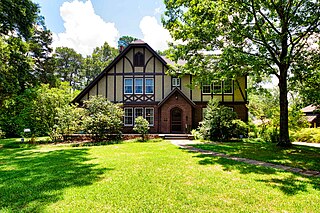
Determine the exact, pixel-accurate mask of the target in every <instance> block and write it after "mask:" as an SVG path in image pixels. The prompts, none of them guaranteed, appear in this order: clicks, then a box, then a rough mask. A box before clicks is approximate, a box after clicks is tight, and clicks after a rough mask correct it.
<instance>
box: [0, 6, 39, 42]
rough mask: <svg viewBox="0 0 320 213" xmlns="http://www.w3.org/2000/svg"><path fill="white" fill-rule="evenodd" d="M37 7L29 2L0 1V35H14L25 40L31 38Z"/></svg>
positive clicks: (37, 11)
mask: <svg viewBox="0 0 320 213" xmlns="http://www.w3.org/2000/svg"><path fill="white" fill-rule="evenodd" d="M38 13H39V7H38V5H37V4H35V3H33V2H32V1H31V0H1V1H0V35H8V34H9V33H13V34H14V33H16V34H17V35H19V36H22V37H23V38H25V39H28V38H30V37H31V36H32V31H33V24H34V23H35V22H36V19H37V17H38Z"/></svg>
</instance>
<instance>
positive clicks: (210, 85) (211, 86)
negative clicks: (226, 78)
mask: <svg viewBox="0 0 320 213" xmlns="http://www.w3.org/2000/svg"><path fill="white" fill-rule="evenodd" d="M204 86H209V87H210V92H209V93H208V92H203V87H204ZM201 90H202V94H211V90H212V85H211V84H205V85H203V86H202V89H201Z"/></svg>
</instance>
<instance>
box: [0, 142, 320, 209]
mask: <svg viewBox="0 0 320 213" xmlns="http://www.w3.org/2000/svg"><path fill="white" fill-rule="evenodd" d="M10 142H11V143H12V139H11V141H10V140H0V144H2V148H0V212H318V210H319V208H320V180H319V179H316V178H310V177H304V176H300V175H297V174H294V173H290V172H283V171H281V170H275V169H270V168H265V167H259V166H253V165H248V164H244V163H240V162H235V161H232V160H227V159H223V158H219V157H208V156H203V155H201V154H198V153H189V152H187V151H185V150H182V149H179V148H178V147H175V146H174V145H172V144H170V143H169V142H166V141H158V142H149V143H135V142H131V143H122V144H113V145H108V146H91V147H72V146H67V145H59V146H57V145H41V146H32V147H21V148H6V147H7V146H6V144H8V143H10ZM9 147H10V146H9Z"/></svg>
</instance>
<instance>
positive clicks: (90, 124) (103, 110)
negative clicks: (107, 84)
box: [83, 96, 123, 141]
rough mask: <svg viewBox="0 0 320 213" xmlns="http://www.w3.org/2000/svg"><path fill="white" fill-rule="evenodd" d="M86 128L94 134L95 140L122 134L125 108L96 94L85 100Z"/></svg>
mask: <svg viewBox="0 0 320 213" xmlns="http://www.w3.org/2000/svg"><path fill="white" fill-rule="evenodd" d="M84 107H85V117H84V119H83V124H84V129H85V131H86V132H87V133H89V134H92V135H93V139H94V140H95V141H101V140H105V139H107V138H108V137H111V136H112V137H114V136H118V137H120V136H121V130H122V116H123V110H122V109H121V107H120V105H119V104H113V103H111V102H110V101H108V100H107V99H105V98H103V97H102V96H94V97H92V98H90V100H87V101H84Z"/></svg>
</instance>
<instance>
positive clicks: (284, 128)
mask: <svg viewBox="0 0 320 213" xmlns="http://www.w3.org/2000/svg"><path fill="white" fill-rule="evenodd" d="M279 68H280V78H279V90H280V137H279V141H278V144H277V145H278V146H281V147H291V146H292V144H291V142H290V139H289V127H288V86H287V73H288V72H287V71H288V68H287V66H280V67H279Z"/></svg>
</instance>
